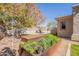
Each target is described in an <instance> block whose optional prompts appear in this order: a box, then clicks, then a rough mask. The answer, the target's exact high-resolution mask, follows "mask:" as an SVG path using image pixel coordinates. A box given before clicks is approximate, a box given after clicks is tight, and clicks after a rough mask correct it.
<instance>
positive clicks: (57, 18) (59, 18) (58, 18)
mask: <svg viewBox="0 0 79 59" xmlns="http://www.w3.org/2000/svg"><path fill="white" fill-rule="evenodd" d="M70 17H72V15H68V16H59V17H56V18H55V19H56V20H61V19H64V18H70Z"/></svg>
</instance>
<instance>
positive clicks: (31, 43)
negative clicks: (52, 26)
mask: <svg viewBox="0 0 79 59" xmlns="http://www.w3.org/2000/svg"><path fill="white" fill-rule="evenodd" d="M20 45H21V48H23V49H25V50H26V51H27V52H29V53H30V54H33V52H34V51H35V50H34V47H35V46H36V45H38V42H34V41H28V42H21V44H20Z"/></svg>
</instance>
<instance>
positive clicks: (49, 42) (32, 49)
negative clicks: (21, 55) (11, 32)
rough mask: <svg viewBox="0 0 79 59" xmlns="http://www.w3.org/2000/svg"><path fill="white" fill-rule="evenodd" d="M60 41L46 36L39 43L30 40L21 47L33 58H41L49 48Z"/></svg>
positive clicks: (22, 43) (51, 36) (54, 37)
mask: <svg viewBox="0 0 79 59" xmlns="http://www.w3.org/2000/svg"><path fill="white" fill-rule="evenodd" d="M59 41H60V40H59V38H58V37H56V36H54V35H51V34H47V35H44V36H43V37H42V38H41V40H39V41H34V40H29V41H27V42H21V44H20V47H21V49H23V50H24V51H26V54H27V53H28V54H30V55H32V56H36V55H38V56H40V55H43V54H44V52H45V51H47V50H48V48H50V47H52V46H53V45H55V44H56V43H58V42H59Z"/></svg>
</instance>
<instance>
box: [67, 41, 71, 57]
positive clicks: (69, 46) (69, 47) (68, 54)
mask: <svg viewBox="0 0 79 59" xmlns="http://www.w3.org/2000/svg"><path fill="white" fill-rule="evenodd" d="M70 49H71V42H70V43H69V44H68V49H67V52H66V56H70Z"/></svg>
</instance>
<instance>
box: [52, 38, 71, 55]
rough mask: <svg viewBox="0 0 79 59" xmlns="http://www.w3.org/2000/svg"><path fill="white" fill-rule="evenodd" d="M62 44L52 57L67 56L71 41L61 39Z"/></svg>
mask: <svg viewBox="0 0 79 59" xmlns="http://www.w3.org/2000/svg"><path fill="white" fill-rule="evenodd" d="M61 40H62V41H61V43H60V45H59V46H58V48H57V49H56V50H55V52H54V53H53V54H52V56H66V52H67V49H68V44H69V43H70V41H69V40H68V39H64V38H61Z"/></svg>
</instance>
